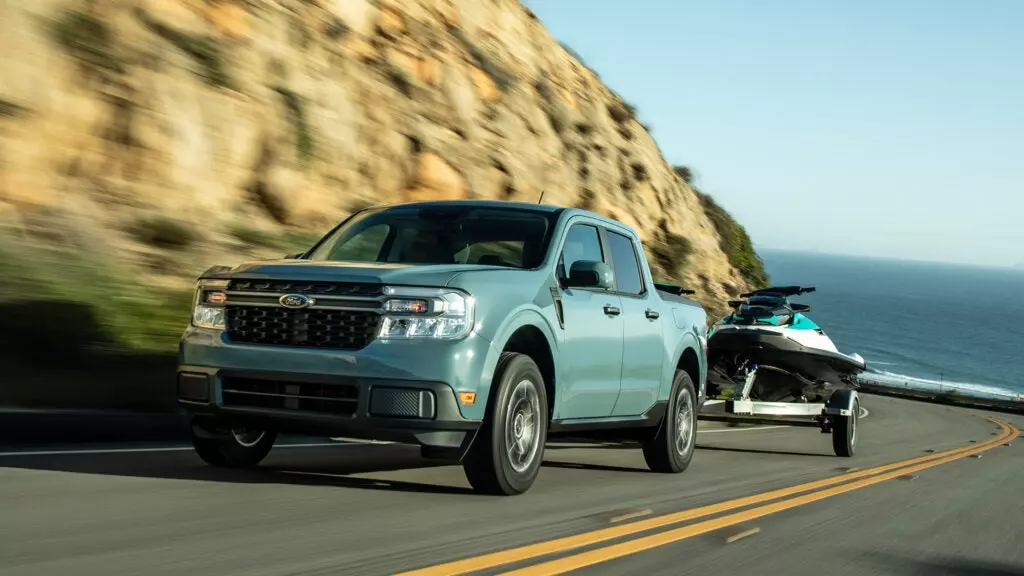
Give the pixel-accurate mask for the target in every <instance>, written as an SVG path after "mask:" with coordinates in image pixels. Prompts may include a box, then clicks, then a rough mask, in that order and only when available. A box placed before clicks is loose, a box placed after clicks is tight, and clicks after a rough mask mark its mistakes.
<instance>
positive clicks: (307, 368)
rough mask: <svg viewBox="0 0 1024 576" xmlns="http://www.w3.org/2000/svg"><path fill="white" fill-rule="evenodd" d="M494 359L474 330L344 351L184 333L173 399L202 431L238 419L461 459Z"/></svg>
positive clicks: (481, 406)
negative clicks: (464, 399) (462, 399)
mask: <svg viewBox="0 0 1024 576" xmlns="http://www.w3.org/2000/svg"><path fill="white" fill-rule="evenodd" d="M493 356H495V355H493V354H491V353H490V343H489V342H488V341H486V340H484V339H482V338H479V337H474V336H471V337H470V338H468V339H466V340H464V341H460V342H421V343H411V342H402V343H384V342H374V343H371V344H370V345H369V346H367V347H366V348H364V349H362V350H359V351H358V352H346V351H340V350H315V349H307V348H299V347H295V348H292V347H276V346H257V345H242V344H233V343H231V342H229V341H228V340H227V339H226V338H225V336H224V335H223V334H220V333H214V332H210V331H205V330H196V329H190V330H189V331H188V332H187V333H186V334H185V336H184V337H183V339H182V342H181V347H180V350H179V365H178V399H179V403H180V404H181V405H182V406H183V407H184V408H185V409H186V410H187V411H188V412H190V413H191V414H193V415H194V416H195V419H194V421H195V425H194V431H195V432H196V433H197V434H199V435H207V434H210V435H217V434H220V433H223V429H224V428H225V427H226V426H229V425H231V424H245V425H248V426H253V427H260V428H266V429H272V430H276V431H278V432H282V433H291V434H305V435H315V436H330V437H339V436H343V437H349V438H362V439H369V440H384V441H392V442H404V443H412V444H419V445H421V446H424V447H425V453H428V455H433V454H429V452H436V453H437V454H436V455H437V456H439V457H461V454H462V453H464V451H465V449H466V448H468V445H469V443H470V442H471V441H472V439H473V437H474V435H475V432H476V430H477V429H478V428H479V426H480V423H481V420H482V416H483V410H484V409H485V406H486V401H487V394H486V392H487V389H488V388H489V384H490V378H491V374H493V369H494V367H493V366H489V365H490V364H492V363H493V361H492V360H490V359H489V358H490V357H493ZM463 391H471V392H475V393H477V394H476V401H475V403H473V404H471V405H460V403H459V401H458V399H457V394H456V393H457V392H463Z"/></svg>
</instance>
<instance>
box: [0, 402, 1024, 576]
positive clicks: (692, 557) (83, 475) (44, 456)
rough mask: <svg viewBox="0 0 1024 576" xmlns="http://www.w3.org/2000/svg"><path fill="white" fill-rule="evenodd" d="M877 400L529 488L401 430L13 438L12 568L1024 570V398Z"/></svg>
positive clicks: (565, 450)
mask: <svg viewBox="0 0 1024 576" xmlns="http://www.w3.org/2000/svg"><path fill="white" fill-rule="evenodd" d="M863 404H864V406H865V407H866V408H868V409H869V410H870V416H869V417H868V418H866V419H864V420H863V421H862V422H861V426H860V428H859V434H860V441H859V447H858V455H857V456H855V457H853V458H849V459H841V458H837V457H835V456H833V455H832V450H831V444H830V441H829V437H828V436H826V435H823V434H820V433H819V432H818V431H817V430H814V429H804V428H751V429H740V428H723V427H722V426H721V425H719V424H713V423H705V422H702V423H701V426H702V432H701V433H700V436H699V439H698V442H699V444H698V445H699V451H698V453H697V454H696V455H695V459H694V462H693V464H692V465H691V467H690V469H689V470H687V471H686V473H684V474H681V475H658V474H653V473H649V472H647V471H646V468H645V466H644V462H643V457H642V455H641V454H640V451H639V450H638V449H636V448H635V447H631V446H604V447H599V446H582V447H581V446H570V445H565V444H551V445H549V446H548V449H547V452H546V456H545V462H546V464H545V467H544V469H543V470H542V471H541V475H540V478H539V479H538V481H537V483H536V484H535V485H534V487H533V488H532V489H531V490H530V491H529V492H528V493H526V494H524V495H522V496H518V497H512V498H502V497H487V496H478V495H475V494H473V493H471V492H470V491H469V487H468V484H467V483H466V481H465V479H464V477H463V475H462V470H461V468H459V467H457V466H438V465H435V464H434V463H432V462H430V461H425V460H422V459H420V458H419V456H418V451H417V450H416V449H415V448H411V447H404V446H398V445H359V444H350V445H337V446H328V447H323V446H307V447H295V446H293V447H289V448H278V449H275V451H274V452H273V453H272V454H271V456H270V457H269V458H268V459H267V460H266V461H265V462H264V465H263V466H262V467H261V468H260V469H258V470H253V471H224V470H215V469H211V468H208V467H206V466H204V465H203V464H202V463H201V462H200V460H199V459H198V458H197V457H196V456H194V455H193V454H192V453H191V452H190V451H189V450H187V449H178V448H175V447H173V446H169V447H168V446H164V447H159V448H153V447H139V446H133V447H128V448H131V450H132V451H120V452H112V451H110V450H117V449H123V448H126V446H124V445H103V446H94V447H88V448H84V447H82V446H75V447H72V448H68V450H75V451H81V450H83V449H89V450H90V451H88V452H84V453H83V452H79V453H66V454H60V453H41V454H40V453H37V454H35V455H31V454H18V455H9V454H8V452H4V453H3V455H0V574H3V575H4V576H20V575H43V574H45V575H47V576H58V575H63V574H68V575H75V576H88V575H93V574H97V575H100V574H102V575H104V576H115V575H120V574H125V575H133V576H134V575H138V574H146V575H157V574H174V575H180V574H187V575H189V576H203V575H216V576H234V575H243V574H244V575H247V576H249V575H253V576H255V575H286V574H287V575H310V576H311V575H328V574H330V575H335V574H337V575H350V574H351V575H355V574H395V573H399V572H403V571H409V570H414V569H420V568H429V567H432V566H433V567H435V569H433V570H427V571H424V572H422V573H424V574H429V573H437V574H444V573H461V571H460V570H457V569H456V568H457V567H458V565H451V564H448V565H445V563H449V562H453V561H459V560H465V559H470V560H469V561H468V562H467V563H464V564H463V565H462V567H463V568H467V569H471V568H482V570H481V571H478V572H473V573H480V574H502V573H508V572H510V571H515V572H514V573H516V574H531V575H535V574H555V573H562V572H563V571H565V570H573V569H575V572H574V573H580V574H583V573H585V574H591V573H593V574H609V575H612V574H615V575H620V574H650V575H657V574H666V575H667V574H673V575H677V574H684V573H687V574H701V575H717V574H723V575H725V574H730V575H732V574H740V573H750V574H786V575H794V576H799V575H805V574H806V575H814V576H819V575H821V574H851V575H853V574H857V575H861V574H929V575H931V574H940V575H941V574H957V575H960V574H972V575H979V576H985V575H990V576H991V575H996V574H1000V575H1001V574H1024V530H1021V529H1020V524H1019V523H1020V521H1021V518H1024V494H1022V490H1021V486H1022V483H1021V480H1022V479H1024V439H1022V440H1021V441H1020V443H1019V444H1017V443H1013V445H1012V446H1011V447H1006V446H1003V443H1004V442H1005V441H1006V440H1005V439H1004V436H1007V437H1008V436H1009V435H1011V434H1012V433H1013V432H1014V430H1013V428H1012V425H1016V426H1022V427H1024V418H1021V417H1017V416H1008V415H992V417H994V418H997V419H999V420H1002V421H1004V422H1007V423H1009V424H1010V426H1009V427H1000V426H998V425H996V424H995V423H993V422H990V421H987V420H985V419H983V418H982V417H979V416H977V415H976V414H979V413H968V412H967V411H964V410H960V409H956V408H948V407H944V406H936V405H930V404H918V403H914V402H911V401H906V400H897V399H891V398H882V397H864V398H863ZM1000 434H1002V436H1000ZM971 441H974V443H971ZM957 448H962V449H963V450H967V452H953V453H951V454H949V455H945V454H942V451H944V450H952V449H957ZM5 450H7V449H5ZM47 450H48V451H50V450H51V449H49V448H48V449H47ZM929 450H934V451H937V452H935V453H931V452H928V451H929ZM983 450H984V451H983ZM973 451H977V452H978V454H980V456H981V458H974V457H969V456H967V455H968V454H970V453H971V452H973ZM53 452H61V450H60V449H53ZM907 459H917V460H916V461H914V462H911V463H906V464H904V465H903V466H908V467H909V466H916V467H917V468H920V469H917V470H914V469H910V468H904V467H901V466H894V467H892V468H891V469H884V470H881V471H876V470H873V469H872V468H873V467H876V466H880V465H885V464H889V463H894V462H902V461H905V460H907ZM843 467H852V468H854V469H853V470H850V469H849V468H843ZM844 474H845V476H843V481H841V482H840V481H834V482H830V481H828V480H827V479H829V478H833V477H836V476H839V475H844ZM823 480H824V482H817V484H812V485H810V486H801V487H800V488H795V489H793V490H788V491H783V492H782V493H777V494H771V493H770V492H771V491H774V490H780V489H785V488H788V487H792V486H797V485H803V484H805V483H810V482H816V481H823ZM766 493H768V494H767V495H766ZM773 496H774V497H773ZM738 498H745V500H741V501H737V500H736V499H738ZM715 505H716V506H715ZM705 506H711V508H710V509H702V508H701V507H705ZM688 511H689V512H688ZM524 547H525V548H524ZM503 550H508V552H507V553H506V554H505V555H504V556H496V555H495V554H494V553H496V552H501V551H503ZM439 565H440V567H439V568H436V567H438V566H439Z"/></svg>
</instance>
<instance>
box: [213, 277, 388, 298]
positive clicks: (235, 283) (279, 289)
mask: <svg viewBox="0 0 1024 576" xmlns="http://www.w3.org/2000/svg"><path fill="white" fill-rule="evenodd" d="M228 290H229V291H231V292H245V293H259V292H264V293H266V292H270V293H275V294H306V295H308V296H337V297H350V298H351V297H364V298H373V297H376V296H380V295H381V294H383V293H384V288H383V286H381V285H380V284H357V283H339V282H299V281H294V280H232V281H231V283H230V284H229V285H228Z"/></svg>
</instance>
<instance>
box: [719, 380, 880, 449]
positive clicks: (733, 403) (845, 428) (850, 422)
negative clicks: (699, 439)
mask: <svg viewBox="0 0 1024 576" xmlns="http://www.w3.org/2000/svg"><path fill="white" fill-rule="evenodd" d="M762 371H773V372H782V373H784V374H786V375H788V376H793V375H792V374H789V373H788V372H786V371H785V370H782V369H780V368H776V367H773V366H763V365H762V366H753V367H751V368H750V369H749V370H748V371H747V372H746V375H745V378H744V379H743V380H742V381H741V382H734V381H731V380H730V382H731V383H733V384H736V392H735V393H733V394H732V395H731V397H730V398H726V399H709V400H706V401H705V402H704V404H703V406H702V407H701V412H700V415H699V417H700V419H701V420H718V421H726V422H737V423H749V424H776V425H785V426H803V427H809V428H818V429H819V430H821V433H822V434H831V435H832V449H833V451H834V452H835V454H836V456H842V457H850V456H853V455H854V452H855V451H856V447H857V423H858V420H859V419H860V418H861V409H860V398H859V396H858V394H857V391H856V390H855V389H853V388H852V387H851V388H837V389H835V390H832V391H831V394H830V395H829V396H828V399H827V400H826V401H825V402H808V401H805V400H804V399H798V401H794V402H767V401H764V400H756V399H752V398H751V391H752V390H753V389H754V384H755V382H756V380H757V377H758V373H759V372H762ZM708 376H709V378H710V377H712V374H709V375H708ZM714 376H715V377H719V378H726V379H728V377H727V376H725V375H724V374H721V373H716V374H714Z"/></svg>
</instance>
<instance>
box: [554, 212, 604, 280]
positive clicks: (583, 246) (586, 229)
mask: <svg viewBox="0 0 1024 576" xmlns="http://www.w3.org/2000/svg"><path fill="white" fill-rule="evenodd" d="M580 260H591V261H595V262H601V261H603V260H604V253H603V252H602V251H601V239H600V236H599V235H598V233H597V228H594V227H593V226H587V225H584V224H576V225H575V226H573V227H572V228H570V229H569V233H568V234H567V235H566V237H565V245H564V246H563V247H562V261H561V266H560V267H559V268H560V269H559V271H558V273H559V275H561V276H562V277H563V278H565V277H567V276H568V275H569V270H572V265H573V263H574V262H578V261H580Z"/></svg>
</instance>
